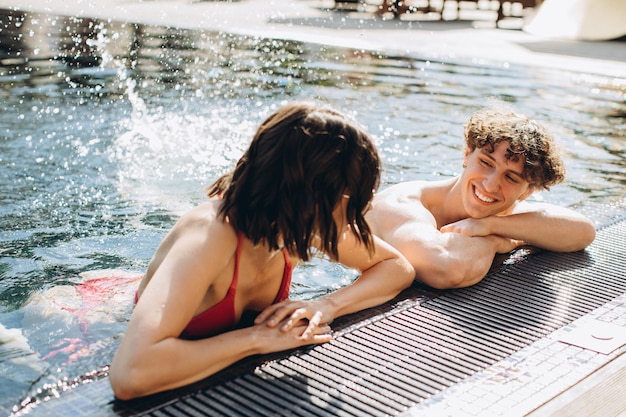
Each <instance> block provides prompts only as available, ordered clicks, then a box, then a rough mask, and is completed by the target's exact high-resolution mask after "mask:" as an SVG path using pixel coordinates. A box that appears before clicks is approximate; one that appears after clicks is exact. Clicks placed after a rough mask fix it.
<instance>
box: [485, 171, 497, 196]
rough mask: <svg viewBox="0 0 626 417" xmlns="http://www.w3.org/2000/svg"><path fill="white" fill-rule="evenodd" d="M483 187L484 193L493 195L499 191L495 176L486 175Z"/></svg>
mask: <svg viewBox="0 0 626 417" xmlns="http://www.w3.org/2000/svg"><path fill="white" fill-rule="evenodd" d="M483 187H485V191H487V192H490V193H495V192H497V191H498V190H499V189H500V180H499V179H498V176H497V175H496V174H491V175H487V177H486V178H485V180H484V181H483Z"/></svg>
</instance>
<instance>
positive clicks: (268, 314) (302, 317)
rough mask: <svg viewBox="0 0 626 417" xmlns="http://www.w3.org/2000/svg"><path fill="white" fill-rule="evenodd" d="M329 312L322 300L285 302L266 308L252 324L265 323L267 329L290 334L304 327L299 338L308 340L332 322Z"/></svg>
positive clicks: (328, 307)
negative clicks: (270, 328) (273, 328)
mask: <svg viewBox="0 0 626 417" xmlns="http://www.w3.org/2000/svg"><path fill="white" fill-rule="evenodd" d="M330 311H331V309H330V306H329V305H328V303H327V302H325V301H324V300H315V301H304V300H285V301H281V302H280V303H277V304H272V305H271V306H269V307H267V308H266V309H265V310H263V311H262V312H261V314H259V315H258V317H257V318H256V320H255V321H254V323H255V324H261V323H265V325H266V326H267V327H276V328H278V329H280V330H281V331H282V332H290V331H292V329H296V328H300V327H301V326H303V325H304V326H305V328H304V329H303V331H302V333H301V337H302V338H303V339H308V338H310V337H312V336H314V335H316V334H318V330H319V329H323V328H326V327H327V324H328V323H330V322H331V321H332V319H333V317H332V315H331V313H330ZM307 322H308V323H307Z"/></svg>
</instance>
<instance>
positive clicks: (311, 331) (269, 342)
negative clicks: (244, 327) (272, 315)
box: [251, 320, 332, 354]
mask: <svg viewBox="0 0 626 417" xmlns="http://www.w3.org/2000/svg"><path fill="white" fill-rule="evenodd" d="M279 324H280V325H279V326H271V327H270V326H268V325H267V323H259V324H255V325H254V326H253V327H252V328H251V331H252V332H253V333H254V336H253V337H254V338H255V339H256V341H257V342H258V343H256V345H257V346H258V347H259V353H261V354H264V353H272V352H280V351H283V350H288V349H295V348H299V347H302V346H307V345H314V344H320V343H326V342H330V341H331V340H332V335H331V334H330V330H331V329H330V326H328V325H321V326H315V327H312V328H311V326H310V322H309V323H307V322H306V320H301V321H298V322H296V323H295V324H290V325H289V327H287V323H279Z"/></svg>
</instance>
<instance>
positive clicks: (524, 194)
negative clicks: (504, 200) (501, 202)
mask: <svg viewBox="0 0 626 417" xmlns="http://www.w3.org/2000/svg"><path fill="white" fill-rule="evenodd" d="M533 192H535V189H534V188H533V187H531V186H530V185H529V186H528V189H527V190H526V191H524V193H523V194H522V195H520V196H519V197H518V198H517V200H518V201H524V200H526V199H527V198H528V197H530V195H531V194H532V193H533Z"/></svg>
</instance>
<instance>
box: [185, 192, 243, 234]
mask: <svg viewBox="0 0 626 417" xmlns="http://www.w3.org/2000/svg"><path fill="white" fill-rule="evenodd" d="M221 204H222V201H221V200H209V201H207V202H206V203H202V204H200V205H198V206H196V207H194V208H192V209H191V210H189V211H188V212H186V213H185V214H183V215H182V216H181V218H180V219H179V220H178V222H177V223H176V225H175V227H174V230H175V231H176V233H179V234H180V233H182V234H185V235H196V236H200V237H201V238H202V239H203V240H204V239H207V240H210V241H218V242H223V243H224V244H227V243H228V242H233V243H235V244H236V241H237V232H236V231H235V229H234V228H233V227H232V226H231V225H230V223H229V222H228V219H225V218H224V217H222V216H221V215H219V208H220V207H221Z"/></svg>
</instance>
